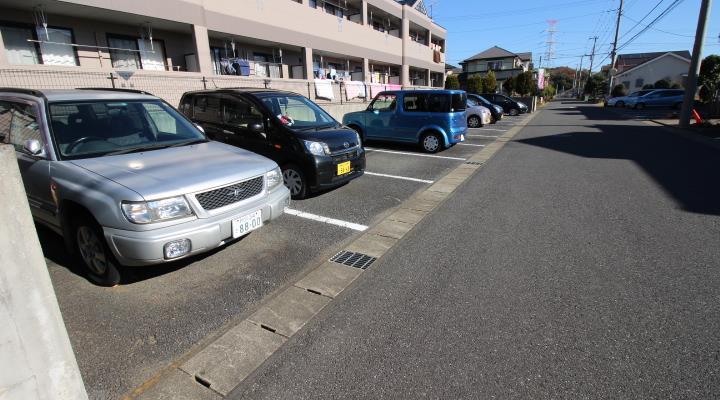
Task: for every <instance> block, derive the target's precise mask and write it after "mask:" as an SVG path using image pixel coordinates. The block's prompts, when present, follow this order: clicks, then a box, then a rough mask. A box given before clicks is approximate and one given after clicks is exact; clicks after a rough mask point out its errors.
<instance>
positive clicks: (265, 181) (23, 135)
mask: <svg viewBox="0 0 720 400" xmlns="http://www.w3.org/2000/svg"><path fill="white" fill-rule="evenodd" d="M0 140H1V141H2V142H4V143H9V144H12V145H14V146H15V149H16V152H17V157H18V163H19V165H20V172H21V174H22V177H23V182H24V185H25V191H26V192H27V196H28V200H29V203H30V206H31V209H32V214H33V217H34V218H35V220H36V222H38V223H41V224H43V225H46V226H48V227H50V228H51V229H52V230H54V231H56V232H57V233H59V234H61V235H62V236H63V238H64V240H65V243H66V245H67V247H68V250H69V251H71V252H72V253H75V254H77V255H78V256H79V259H80V260H81V261H82V264H83V266H84V267H85V270H86V271H87V273H88V276H89V277H90V279H91V280H93V281H94V282H96V283H98V284H101V285H114V284H117V283H119V282H120V279H121V273H120V271H121V269H120V266H121V265H125V266H143V265H150V264H158V263H163V262H168V261H172V260H177V259H179V258H182V257H187V256H188V255H191V254H197V253H202V252H205V251H208V250H210V249H213V248H216V247H218V246H222V245H223V244H225V243H228V242H230V241H231V240H233V239H236V238H239V237H241V236H244V235H246V234H248V233H249V232H250V231H252V230H255V229H257V228H259V227H261V226H262V225H263V224H264V223H266V222H268V221H271V220H273V219H275V218H277V217H279V216H280V215H281V214H282V213H283V210H284V209H285V206H286V205H287V204H288V202H289V198H290V192H289V191H288V190H287V189H286V188H285V186H284V185H283V179H282V174H281V172H280V169H278V166H277V164H276V163H275V162H273V161H271V160H269V159H267V158H265V157H262V156H259V155H257V154H255V153H251V152H248V151H246V150H242V149H239V148H237V147H233V146H229V145H226V144H222V143H218V142H213V141H209V140H208V139H207V138H206V137H205V134H204V133H203V132H202V131H201V130H200V129H198V128H197V127H196V126H195V125H193V123H192V122H190V121H189V120H188V119H187V118H185V117H184V116H183V115H182V114H180V113H179V112H177V110H175V109H174V108H173V107H171V106H170V105H168V104H167V103H165V102H164V101H162V100H161V99H159V98H157V97H155V96H152V95H150V94H148V93H144V92H140V91H129V90H93V89H85V90H82V89H77V90H43V91H37V90H25V89H7V88H5V89H0Z"/></svg>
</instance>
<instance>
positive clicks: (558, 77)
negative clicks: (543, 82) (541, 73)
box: [547, 67, 575, 90]
mask: <svg viewBox="0 0 720 400" xmlns="http://www.w3.org/2000/svg"><path fill="white" fill-rule="evenodd" d="M547 73H548V74H550V83H552V85H553V86H555V87H556V88H558V89H559V88H562V89H564V90H567V89H570V88H571V87H572V86H573V83H574V82H575V70H574V69H573V68H570V67H557V68H551V69H548V70H547Z"/></svg>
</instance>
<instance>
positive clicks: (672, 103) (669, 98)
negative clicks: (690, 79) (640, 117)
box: [625, 89, 685, 110]
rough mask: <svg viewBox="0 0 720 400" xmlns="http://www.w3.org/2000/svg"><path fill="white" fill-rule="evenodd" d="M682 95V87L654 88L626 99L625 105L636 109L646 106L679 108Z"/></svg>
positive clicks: (683, 91)
mask: <svg viewBox="0 0 720 400" xmlns="http://www.w3.org/2000/svg"><path fill="white" fill-rule="evenodd" d="M684 96H685V90H683V89H656V90H653V91H652V92H650V93H646V94H644V95H642V96H639V97H633V98H630V99H628V101H627V102H626V103H625V107H628V108H634V109H638V110H642V109H643V108H646V107H654V108H659V107H665V108H675V109H680V107H681V106H682V103H683V97H684Z"/></svg>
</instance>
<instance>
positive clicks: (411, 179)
mask: <svg viewBox="0 0 720 400" xmlns="http://www.w3.org/2000/svg"><path fill="white" fill-rule="evenodd" d="M365 175H372V176H382V177H384V178H393V179H402V180H405V181H413V182H420V183H435V181H429V180H427V179H418V178H410V177H409V176H399V175H388V174H378V173H377V172H368V171H365Z"/></svg>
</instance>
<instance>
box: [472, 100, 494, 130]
mask: <svg viewBox="0 0 720 400" xmlns="http://www.w3.org/2000/svg"><path fill="white" fill-rule="evenodd" d="M466 114H467V126H468V128H480V127H482V126H485V124H489V123H492V115H491V114H490V110H489V109H488V108H487V107H485V106H482V105H480V103H478V102H477V101H475V100H474V99H471V98H469V97H468V99H467V110H466Z"/></svg>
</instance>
